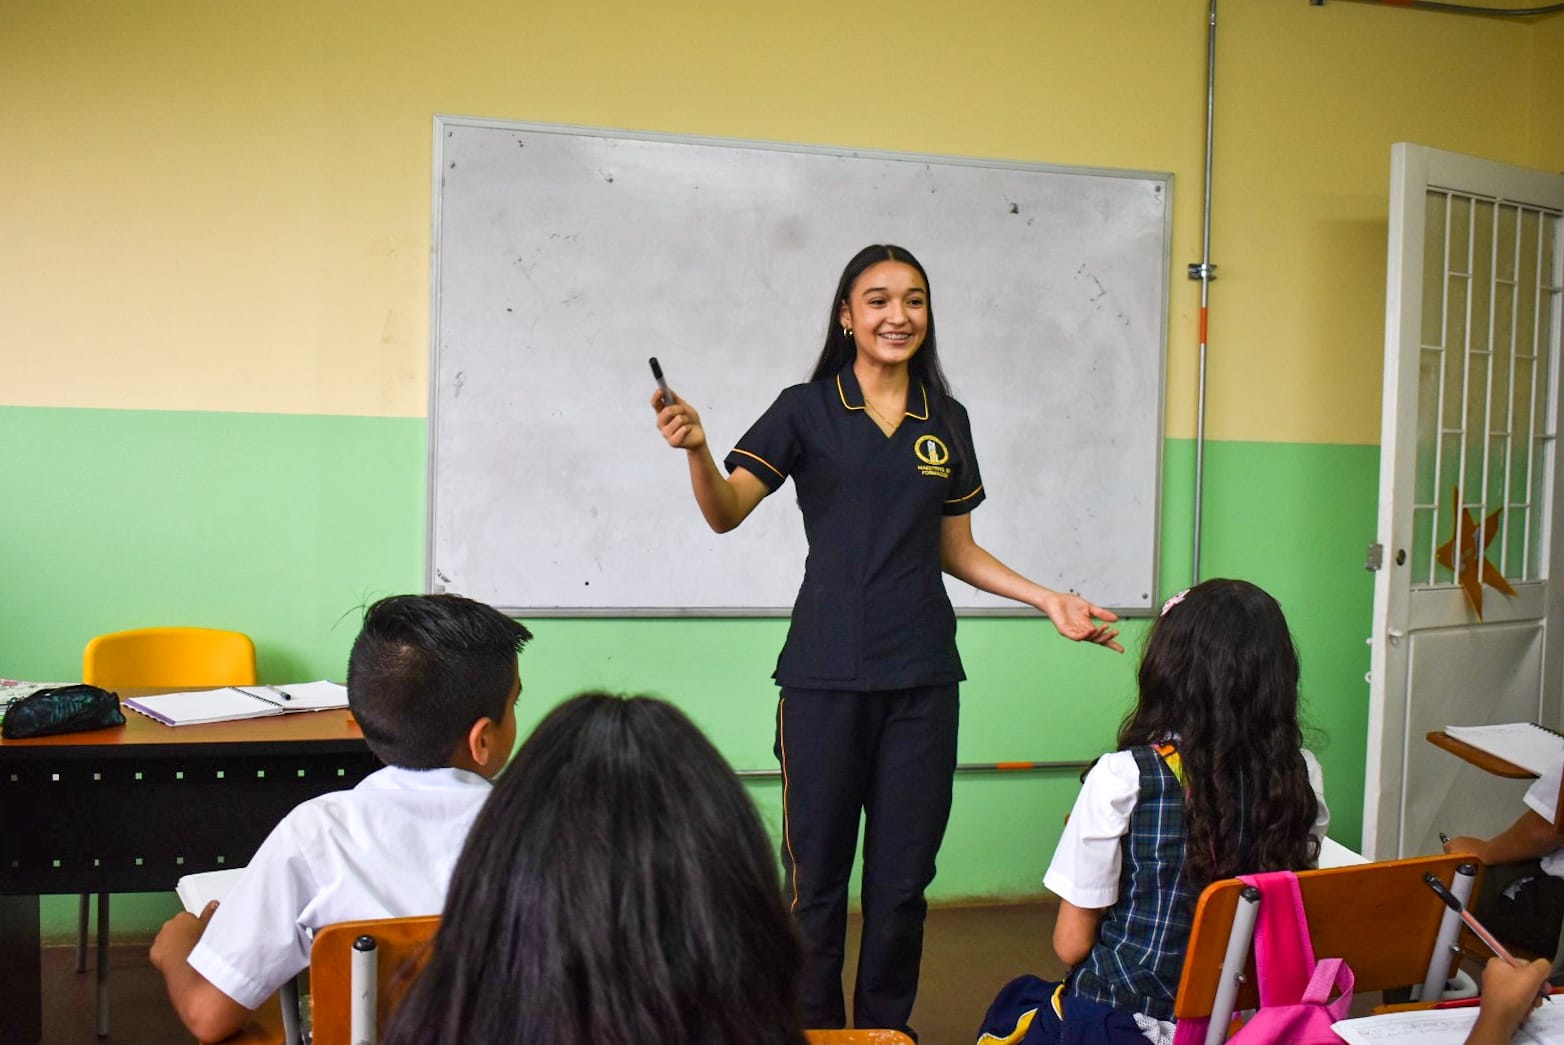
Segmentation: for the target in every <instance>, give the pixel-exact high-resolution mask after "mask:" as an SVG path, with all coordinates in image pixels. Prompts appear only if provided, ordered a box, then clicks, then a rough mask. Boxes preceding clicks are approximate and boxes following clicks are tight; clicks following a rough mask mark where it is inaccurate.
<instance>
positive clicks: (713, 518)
mask: <svg viewBox="0 0 1564 1045" xmlns="http://www.w3.org/2000/svg"><path fill="white" fill-rule="evenodd" d="M662 401H663V394H662V390H661V389H658V390H657V391H656V392H654V393H653V394H652V409H654V410H656V411H657V430H658V431H660V432H661V433H662V435H663V439H664V440H666V441H667V443H668V445H669V446H672V447H675V448H677V449H680V450H683V451H685V457H686V458H688V460H689V465H690V488H691V489H692V490H693V491H694V493H695V503H696V504H698V505H699V506H700V509H701V514H702V515H703V516H705V517H706V525H708V526H710V527H711V528H712V529H713V530H714V531H716V532H717V533H727V532H728V531H729V530H731V529H733V528H734V527H735V526H737V525H738V524H739V523H741V522H743V521H744V520H745V519H747V518H749V513H750V512H752V511H754V510H755V506H756V505H757V504H759V503H760V502H761V499H762V498H764V497H765V496H766V494H767V493H769V492H770V491H769V490H768V489H767V488H766V484H765V483H763V482H761V481H760V480H759V479H757V478H756V477H755V475H754V473H752V472H749V471H746V470H745V469H743V468H735V469H734V470H733V474H732V475H729V476H724V475H723V474H722V470H721V469H719V468H718V467H717V462H716V460H714V459H713V458H712V456H711V448H710V447H709V446H707V445H706V429H705V428H704V427H702V425H701V415H700V414H698V413H696V411H695V408H694V407H692V406H691V405H690V404H689V403H687V402H685V401H684V400H682V399H681V400H679V401H678V402H677V403H674V404H673V405H671V406H663V405H662Z"/></svg>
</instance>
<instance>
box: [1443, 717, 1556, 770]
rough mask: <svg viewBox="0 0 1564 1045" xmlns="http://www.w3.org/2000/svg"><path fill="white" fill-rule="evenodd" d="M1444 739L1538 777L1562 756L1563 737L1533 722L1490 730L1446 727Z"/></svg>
mask: <svg viewBox="0 0 1564 1045" xmlns="http://www.w3.org/2000/svg"><path fill="white" fill-rule="evenodd" d="M1445 735H1446V736H1451V737H1454V738H1455V739H1456V740H1460V741H1464V742H1465V743H1468V744H1470V745H1472V746H1473V747H1475V748H1477V749H1479V750H1481V751H1486V752H1488V754H1490V755H1497V756H1498V757H1500V758H1502V759H1504V760H1505V761H1506V762H1511V763H1514V764H1515V765H1517V766H1520V767H1521V768H1522V769H1529V770H1531V771H1532V772H1533V773H1536V774H1537V775H1538V776H1541V775H1542V774H1544V773H1546V772H1547V771H1548V770H1549V769H1552V768H1553V766H1554V765H1555V764H1556V763H1557V762H1558V760H1559V758H1560V757H1561V756H1564V736H1561V735H1559V734H1558V733H1555V732H1553V730H1551V729H1549V728H1547V727H1546V726H1539V725H1537V723H1535V722H1500V723H1497V724H1495V725H1491V726H1446V727H1445Z"/></svg>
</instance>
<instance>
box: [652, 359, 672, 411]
mask: <svg viewBox="0 0 1564 1045" xmlns="http://www.w3.org/2000/svg"><path fill="white" fill-rule="evenodd" d="M647 362H648V363H650V364H652V376H653V377H655V378H656V379H657V387H658V388H660V389H662V390H663V406H672V405H673V404H674V403H677V402H678V401H679V397H678V396H676V395H674V394H673V392H672V391H671V390H670V389H669V388H668V382H667V381H665V380H663V368H662V367H660V366H658V365H657V357H656V356H652V357H651V358H650V359H648V360H647Z"/></svg>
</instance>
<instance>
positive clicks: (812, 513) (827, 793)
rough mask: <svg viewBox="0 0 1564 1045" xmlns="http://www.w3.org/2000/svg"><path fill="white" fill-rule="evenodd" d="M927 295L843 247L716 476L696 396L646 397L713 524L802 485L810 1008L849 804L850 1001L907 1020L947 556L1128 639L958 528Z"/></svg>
mask: <svg viewBox="0 0 1564 1045" xmlns="http://www.w3.org/2000/svg"><path fill="white" fill-rule="evenodd" d="M932 302H933V298H932V294H931V291H930V287H929V278H928V274H927V273H926V272H925V271H924V268H923V266H922V265H921V264H920V263H919V262H918V260H917V259H916V258H915V257H913V256H912V254H911V253H910V252H908V251H907V250H905V249H903V248H901V247H897V246H892V245H889V244H875V245H872V246H869V247H865V248H864V249H863V250H861V251H859V252H858V254H857V255H855V256H854V257H853V259H852V260H851V261H850V262H848V264H847V267H846V268H845V269H844V270H843V271H842V275H841V278H840V279H839V280H838V281H837V285H836V290H835V292H834V293H833V294H832V297H831V305H830V319H829V324H828V326H827V328H826V340H825V345H824V347H823V348H822V349H821V351H820V358H819V360H818V361H817V362H816V364H815V369H814V374H813V376H812V377H811V379H810V381H809V382H808V383H807V384H802V385H795V386H793V387H791V388H788V389H785V390H783V392H782V394H781V395H780V396H778V397H777V400H776V402H775V403H774V404H773V405H772V407H771V408H770V409H769V410H767V411H766V413H765V414H764V416H762V417H761V418H760V420H759V421H757V422H755V424H754V426H753V427H751V428H750V430H749V431H748V432H747V433H745V435H744V437H743V438H741V439H740V440H739V442H738V445H737V446H736V447H735V448H734V449H733V451H732V452H731V453H729V454H728V456H727V459H726V461H725V462H724V463H725V465H726V467H727V473H728V474H727V475H723V474H722V472H720V471H719V470H718V468H717V463H716V460H715V459H714V458H713V457H712V454H711V450H710V448H709V446H708V444H707V438H706V431H705V428H704V427H703V426H702V424H701V419H700V414H699V412H697V410H696V409H695V407H694V406H692V405H691V404H690V403H689V402H688V401H686V400H683V399H679V400H677V401H674V402H669V401H667V396H666V395H665V394H664V392H663V391H662V390H661V389H659V390H658V391H657V392H655V393H654V394H653V396H652V406H653V408H654V409H655V410H657V426H658V429H659V430H660V431H661V432H662V435H663V438H664V439H665V440H666V441H667V442H668V445H669V446H672V447H676V448H678V449H682V450H684V451H685V452H686V456H687V463H688V465H689V470H690V484H691V487H692V489H693V491H694V494H695V500H696V503H697V504H698V505H699V506H700V509H701V513H702V514H703V515H704V516H705V518H706V521H707V523H708V524H709V525H710V526H711V528H712V529H713V530H715V531H717V532H718V533H723V532H726V531H728V530H731V529H733V528H734V527H736V526H738V525H739V524H740V523H742V522H743V521H744V520H745V519H746V518H748V517H749V515H750V513H751V512H752V511H754V509H755V508H756V506H757V505H759V504H760V502H761V501H762V500H763V499H764V498H765V497H766V495H767V494H770V493H772V492H774V491H775V490H777V489H778V488H780V487H781V485H782V484H783V483H784V482H786V481H787V479H788V477H789V476H791V477H792V478H793V482H794V485H795V487H796V489H797V492H798V505H799V510H800V511H801V512H802V513H803V517H804V531H805V534H806V536H807V537H808V540H809V556H808V559H807V561H806V563H805V566H804V581H803V585H802V587H801V588H800V589H799V592H798V598H797V601H796V602H795V603H794V605H793V616H792V622H791V625H790V626H789V629H788V637H787V641H786V643H785V645H784V646H783V648H782V653H781V656H780V657H779V658H778V660H777V667H776V671H775V672H774V677H775V679H776V681H777V684H778V685H779V686H781V687H782V693H781V699H780V700H779V701H778V704H777V719H776V754H777V758H778V760H779V761H780V762H781V764H782V775H783V781H784V786H783V811H782V812H783V852H782V856H783V864H784V867H785V869H786V873H787V883H788V891H789V898H790V902H791V906H792V913H793V917H794V919H795V921H796V922H797V924H798V927H799V930H800V933H801V935H802V936H803V938H804V942H805V954H806V966H805V975H804V987H803V1006H804V1021H805V1024H806V1025H807V1026H810V1027H840V1026H843V1025H845V1023H846V1018H847V1013H846V1007H845V1005H844V1003H843V998H842V987H841V977H842V954H843V933H844V930H845V926H846V917H847V882H848V878H849V875H850V874H851V871H852V863H853V855H854V850H855V849H856V844H857V835H858V819H859V815H860V813H862V814H864V815H865V818H866V819H865V828H864V870H863V894H862V901H863V925H864V928H863V939H862V944H861V946H860V950H859V959H858V973H857V985H856V987H855V990H854V996H853V1017H854V1022H855V1024H856V1025H857V1026H859V1027H890V1028H896V1029H899V1030H906V1031H910V1029H911V1028H910V1027H909V1026H908V1023H907V1020H908V1017H909V1016H910V1015H911V1012H912V1004H913V1000H914V998H915V997H916V994H917V989H918V967H919V963H920V959H921V955H922V948H923V916H924V912H925V910H926V907H927V904H926V902H925V900H924V890H925V889H926V888H927V887H928V884H929V882H931V881H932V880H933V878H934V858H935V855H936V854H937V853H938V851H939V847H940V842H941V840H942V839H943V837H944V834H945V824H946V821H947V819H948V818H949V815H950V803H951V780H952V775H953V774H954V772H955V766H956V723H957V719H958V706H959V701H958V690H957V687H958V684H959V683H960V682H961V681H962V679H964V678H965V677H966V676H965V675H964V673H963V672H962V668H961V658H960V656H959V655H958V654H957V652H956V616H955V612H954V611H953V610H952V608H951V604H950V599H949V597H948V596H947V595H946V593H945V586H944V582H943V580H942V578H941V572H942V571H943V572H944V573H949V574H950V575H952V576H954V577H956V578H958V579H960V580H963V581H965V582H967V583H968V584H971V585H973V586H975V587H978V588H981V589H983V590H984V591H988V592H993V593H994V594H996V595H1001V596H1004V597H1006V598H1009V599H1014V600H1016V601H1018V602H1023V603H1025V604H1027V605H1030V606H1033V607H1036V608H1037V609H1038V610H1040V611H1041V612H1043V613H1044V614H1047V615H1048V617H1049V618H1050V619H1051V620H1052V621H1053V623H1054V626H1055V627H1056V628H1057V629H1058V630H1059V633H1060V634H1062V635H1064V636H1065V637H1067V638H1070V639H1074V640H1077V641H1086V642H1093V643H1097V644H1099V645H1103V646H1107V647H1109V648H1110V649H1113V650H1117V651H1120V652H1122V648H1121V647H1120V646H1119V644H1118V642H1116V641H1115V636H1117V634H1118V631H1117V630H1116V629H1115V628H1113V627H1112V626H1111V622H1113V621H1115V620H1117V619H1118V618H1117V617H1116V616H1114V614H1113V613H1111V612H1109V611H1107V610H1104V609H1102V608H1100V607H1098V606H1095V605H1093V604H1092V603H1090V602H1088V601H1087V600H1085V599H1083V598H1081V597H1080V596H1078V595H1075V594H1071V593H1063V592H1057V591H1053V590H1050V589H1048V588H1045V587H1043V586H1041V585H1039V584H1036V583H1034V582H1032V581H1030V580H1027V579H1026V578H1025V577H1023V576H1021V575H1020V574H1018V573H1016V572H1015V571H1014V570H1011V569H1010V568H1009V567H1007V566H1005V565H1004V564H1003V563H1001V562H1000V561H999V560H998V559H996V558H994V556H992V555H990V554H989V553H988V552H987V551H985V550H984V549H983V548H982V547H981V546H979V545H978V544H977V543H976V542H975V541H974V540H973V539H972V527H971V523H970V520H969V515H968V513H970V512H971V511H972V510H973V509H974V508H976V507H977V506H978V505H979V504H981V503H982V502H983V497H984V493H983V479H982V476H981V474H980V472H979V470H978V462H977V455H976V453H975V451H974V449H973V445H972V430H971V427H970V425H969V423H968V420H967V412H966V409H965V408H964V407H962V405H961V404H960V403H958V402H957V401H956V400H955V399H954V398H952V397H951V394H950V385H949V383H948V382H947V381H946V380H945V374H944V372H943V370H942V369H941V367H940V361H939V350H938V344H937V339H936V337H935V330H934V309H933V303H932Z"/></svg>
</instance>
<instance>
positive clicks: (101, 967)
mask: <svg viewBox="0 0 1564 1045" xmlns="http://www.w3.org/2000/svg"><path fill="white" fill-rule="evenodd" d="M108 1034H109V894H108V893H99V894H98V1037H100V1038H106V1037H108Z"/></svg>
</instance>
